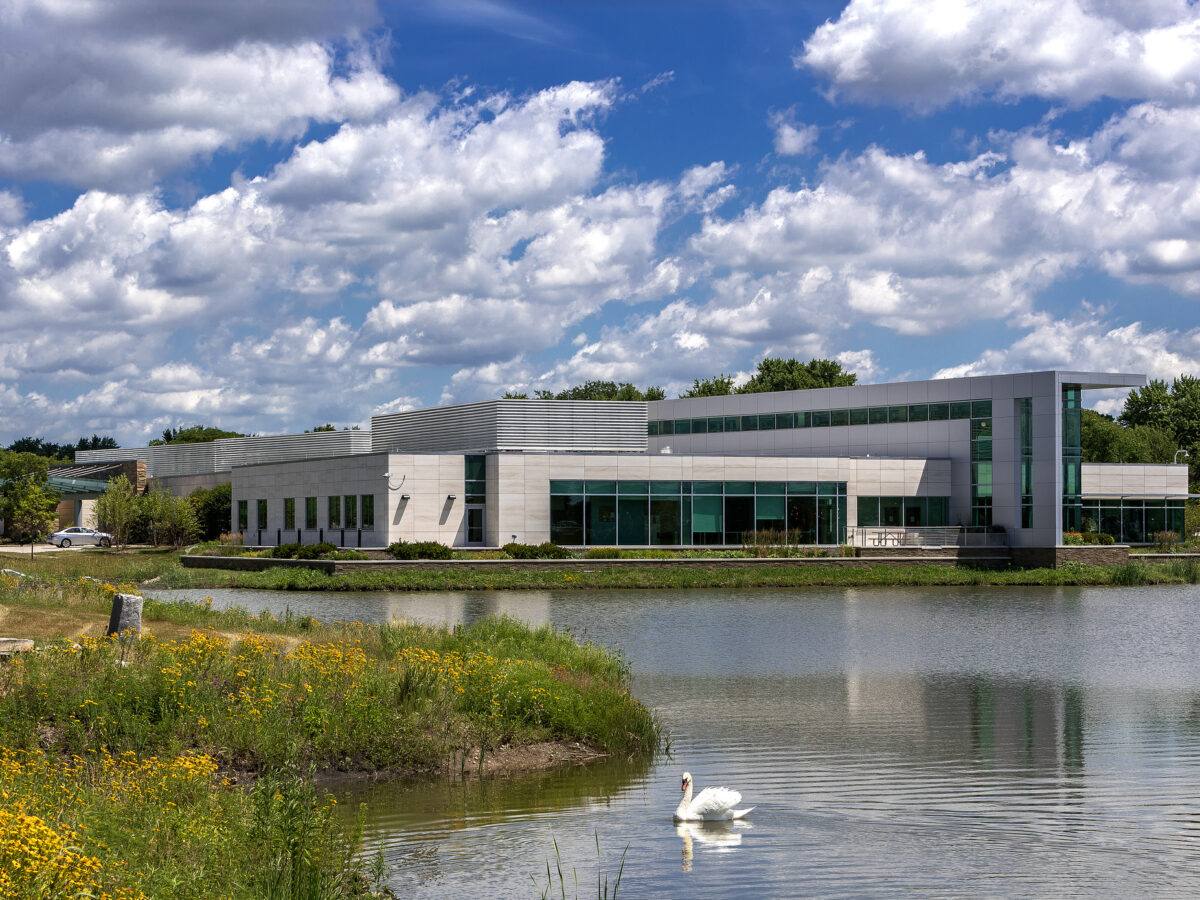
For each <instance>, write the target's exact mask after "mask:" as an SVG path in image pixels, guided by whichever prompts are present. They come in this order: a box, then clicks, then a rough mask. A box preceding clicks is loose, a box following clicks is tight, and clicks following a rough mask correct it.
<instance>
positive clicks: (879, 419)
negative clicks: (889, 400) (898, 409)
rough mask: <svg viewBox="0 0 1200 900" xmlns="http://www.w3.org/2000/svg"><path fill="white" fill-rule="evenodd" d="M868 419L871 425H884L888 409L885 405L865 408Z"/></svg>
mask: <svg viewBox="0 0 1200 900" xmlns="http://www.w3.org/2000/svg"><path fill="white" fill-rule="evenodd" d="M867 416H868V421H869V422H870V424H872V425H886V424H887V416H888V411H887V407H886V406H872V407H871V408H870V409H869V410H867Z"/></svg>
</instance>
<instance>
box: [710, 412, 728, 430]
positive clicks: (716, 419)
mask: <svg viewBox="0 0 1200 900" xmlns="http://www.w3.org/2000/svg"><path fill="white" fill-rule="evenodd" d="M724 430H725V419H724V417H722V416H711V417H710V418H709V420H708V433H709V434H720V433H721V432H722V431H724Z"/></svg>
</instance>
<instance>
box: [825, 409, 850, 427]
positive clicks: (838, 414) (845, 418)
mask: <svg viewBox="0 0 1200 900" xmlns="http://www.w3.org/2000/svg"><path fill="white" fill-rule="evenodd" d="M829 424H830V425H849V424H850V410H848V409H831V410H830V411H829Z"/></svg>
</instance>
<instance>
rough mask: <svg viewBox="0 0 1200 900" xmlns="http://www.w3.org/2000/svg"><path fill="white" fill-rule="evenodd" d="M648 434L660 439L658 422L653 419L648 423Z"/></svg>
mask: <svg viewBox="0 0 1200 900" xmlns="http://www.w3.org/2000/svg"><path fill="white" fill-rule="evenodd" d="M646 434H647V435H649V436H650V437H658V422H657V421H655V420H653V419H651V420H650V421H649V422H647V423H646Z"/></svg>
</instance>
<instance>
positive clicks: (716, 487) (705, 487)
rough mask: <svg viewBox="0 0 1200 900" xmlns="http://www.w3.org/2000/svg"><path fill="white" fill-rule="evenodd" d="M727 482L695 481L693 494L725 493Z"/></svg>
mask: <svg viewBox="0 0 1200 900" xmlns="http://www.w3.org/2000/svg"><path fill="white" fill-rule="evenodd" d="M724 488H725V482H723V481H693V482H692V493H693V494H720V493H723V492H724Z"/></svg>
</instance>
